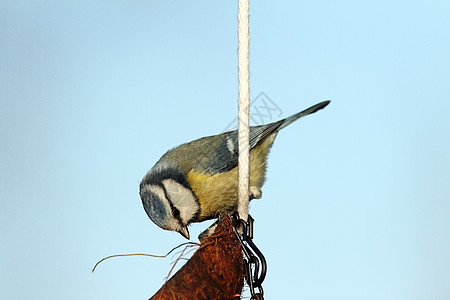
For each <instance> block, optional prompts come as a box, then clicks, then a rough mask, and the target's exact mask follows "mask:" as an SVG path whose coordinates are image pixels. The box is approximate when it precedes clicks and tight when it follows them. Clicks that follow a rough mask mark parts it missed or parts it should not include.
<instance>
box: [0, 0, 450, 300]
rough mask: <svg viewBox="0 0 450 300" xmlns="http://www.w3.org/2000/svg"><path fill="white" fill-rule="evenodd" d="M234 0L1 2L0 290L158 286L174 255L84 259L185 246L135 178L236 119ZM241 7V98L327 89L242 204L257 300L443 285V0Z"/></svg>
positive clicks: (306, 97)
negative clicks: (246, 70) (245, 18)
mask: <svg viewBox="0 0 450 300" xmlns="http://www.w3.org/2000/svg"><path fill="white" fill-rule="evenodd" d="M236 3H237V1H220V2H219V1H214V2H213V1H84V0H83V1H20V0H13V1H5V0H3V1H1V2H0V63H1V65H0V101H1V103H0V104H1V109H0V114H1V115H0V128H1V129H0V140H1V149H0V168H1V173H0V174H1V178H0V205H1V209H0V218H1V219H0V221H1V223H0V225H1V227H0V236H1V240H2V241H1V246H0V270H1V271H0V276H1V278H0V298H1V299H147V298H148V297H150V296H151V295H153V293H154V292H156V290H157V289H158V288H159V287H160V286H161V284H162V283H163V281H164V277H165V276H166V274H167V273H168V271H169V269H170V267H171V264H170V263H171V261H172V260H174V257H172V258H170V259H166V260H157V259H151V258H146V257H135V258H122V259H113V260H110V261H107V262H105V263H103V264H102V265H100V267H99V268H98V270H97V271H96V273H94V274H91V272H90V270H91V268H92V266H93V265H94V263H95V262H96V261H97V260H98V259H100V258H102V257H104V256H107V255H110V254H116V253H129V252H146V253H156V254H161V253H165V252H167V251H168V250H169V249H171V248H172V247H173V246H175V245H177V244H179V243H181V242H184V240H183V238H182V237H181V236H180V235H178V234H176V233H172V232H166V231H163V230H161V229H159V228H158V227H157V226H155V225H154V224H153V223H152V222H151V221H150V220H149V219H148V218H147V216H146V214H145V212H144V210H143V208H142V205H141V202H140V199H139V196H138V184H139V182H140V179H141V178H142V176H143V175H144V174H145V173H146V172H147V170H148V169H149V168H150V167H151V166H152V165H153V164H154V163H155V162H156V160H157V159H158V158H159V157H160V156H161V155H162V154H163V153H164V152H165V151H166V150H167V149H169V148H171V147H173V146H175V145H178V144H180V143H182V142H185V141H189V140H192V139H195V138H197V137H201V136H205V135H209V134H215V133H219V132H220V131H221V130H223V129H224V128H225V127H226V126H227V124H229V123H230V122H231V121H232V120H233V119H234V118H235V117H236V115H237V104H236V99H237V54H236V53H237V33H236V31H237V18H236V12H237V4H236ZM250 5H251V57H250V60H251V93H252V95H251V97H252V98H254V97H256V96H257V95H258V94H259V93H260V92H262V91H263V92H265V93H266V94H267V95H268V96H269V97H270V98H271V99H272V100H273V101H274V102H275V103H276V104H277V105H278V106H279V107H280V108H281V109H282V111H283V116H288V115H289V114H292V113H295V112H297V111H299V110H301V109H304V108H306V107H307V106H309V105H312V104H315V103H316V102H319V101H322V100H325V99H331V100H332V103H331V104H330V105H329V106H328V107H327V108H326V109H325V110H323V111H320V112H319V113H317V114H315V115H313V116H310V117H308V118H306V119H303V120H302V121H300V122H298V123H296V124H294V125H292V126H291V127H289V128H287V129H285V130H284V131H283V132H281V133H280V135H279V137H278V140H277V141H276V143H275V146H274V148H273V150H272V153H271V155H270V161H269V170H268V181H267V184H266V185H265V187H264V190H263V191H264V197H263V199H262V200H259V201H255V202H253V203H252V207H251V213H252V215H253V216H254V218H255V219H256V225H255V226H256V227H255V228H256V233H255V240H256V243H257V245H258V246H259V247H260V248H261V250H262V251H263V253H264V254H265V255H266V258H267V260H268V262H269V271H268V276H267V279H266V281H265V282H264V288H265V291H266V296H267V297H266V298H267V299H288V298H289V299H293V298H295V299H345V300H348V299H355V300H358V299H374V300H375V299H376V300H378V299H450V204H449V203H450V63H449V57H450V17H449V16H450V2H449V1H377V2H374V1H372V2H365V1H341V2H338V1H277V2H275V1H252V2H251V4H250ZM274 120H275V119H273V120H269V119H268V120H267V121H274ZM208 224H209V223H208ZM208 224H206V223H203V224H200V225H196V226H194V227H192V228H191V234H192V236H194V237H196V236H197V234H198V233H199V232H200V231H201V230H202V229H204V228H205V227H207V226H208Z"/></svg>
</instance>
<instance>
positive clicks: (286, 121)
mask: <svg viewBox="0 0 450 300" xmlns="http://www.w3.org/2000/svg"><path fill="white" fill-rule="evenodd" d="M329 103H330V100H327V101H323V102H320V103H317V104H316V105H313V106H311V107H310V108H307V109H305V110H303V111H301V112H299V113H296V114H295V115H292V116H290V117H287V118H286V119H284V122H283V123H282V124H281V126H280V127H279V128H278V130H281V129H283V128H284V127H286V126H288V125H290V124H291V123H293V122H295V121H297V120H298V119H300V118H302V117H304V116H307V115H310V114H312V113H315V112H316V111H318V110H320V109H322V108H324V107H325V106H327V105H328V104H329Z"/></svg>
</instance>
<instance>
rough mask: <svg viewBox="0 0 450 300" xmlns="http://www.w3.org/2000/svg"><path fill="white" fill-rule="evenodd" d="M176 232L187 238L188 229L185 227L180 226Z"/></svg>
mask: <svg viewBox="0 0 450 300" xmlns="http://www.w3.org/2000/svg"><path fill="white" fill-rule="evenodd" d="M178 232H179V233H180V234H181V235H182V236H184V237H185V238H187V239H189V230H188V229H187V227H181V229H180V230H178Z"/></svg>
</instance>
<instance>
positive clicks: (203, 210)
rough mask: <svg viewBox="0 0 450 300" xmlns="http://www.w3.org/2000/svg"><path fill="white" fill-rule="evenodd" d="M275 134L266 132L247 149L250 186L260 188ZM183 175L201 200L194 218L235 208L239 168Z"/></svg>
mask: <svg viewBox="0 0 450 300" xmlns="http://www.w3.org/2000/svg"><path fill="white" fill-rule="evenodd" d="M276 135H277V133H274V134H272V135H269V136H268V137H266V138H265V139H264V140H263V141H261V142H260V143H259V144H258V145H256V146H255V147H254V148H252V149H251V150H250V186H255V187H258V188H261V187H262V185H263V184H264V181H265V175H266V165H267V164H266V162H267V156H268V154H269V151H270V147H271V146H272V144H273V142H274V140H275V137H276ZM186 177H187V180H188V182H189V184H190V185H191V187H192V190H193V191H194V193H195V195H196V196H197V198H198V200H199V203H200V215H199V216H198V219H197V220H195V221H197V222H201V221H204V220H207V219H211V218H214V217H216V215H217V213H219V212H223V211H231V210H233V209H234V208H235V207H236V205H237V198H238V167H235V168H233V169H231V170H230V171H228V172H224V173H217V174H211V173H200V172H197V171H195V170H192V171H190V172H189V173H188V174H187V176H186Z"/></svg>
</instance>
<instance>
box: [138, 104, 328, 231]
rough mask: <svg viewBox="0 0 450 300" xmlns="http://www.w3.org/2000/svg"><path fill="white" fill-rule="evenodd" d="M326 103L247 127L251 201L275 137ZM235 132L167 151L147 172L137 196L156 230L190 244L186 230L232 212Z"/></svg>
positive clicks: (235, 179) (257, 194) (257, 193)
mask: <svg viewBox="0 0 450 300" xmlns="http://www.w3.org/2000/svg"><path fill="white" fill-rule="evenodd" d="M329 103H330V101H323V102H320V103H318V104H316V105H314V106H311V107H310V108H308V109H305V110H303V111H301V112H299V113H297V114H294V115H292V116H290V117H288V118H286V119H282V120H280V121H277V122H273V123H270V124H266V125H261V126H251V127H250V200H251V199H255V198H261V196H262V192H261V187H262V186H263V184H264V181H265V178H266V166H267V156H268V154H269V151H270V148H271V147H272V145H273V142H274V141H275V138H276V136H277V134H278V132H279V131H280V130H281V129H283V128H285V127H286V126H288V125H290V124H291V123H293V122H294V121H296V120H298V119H300V118H301V117H304V116H307V115H309V114H312V113H314V112H316V111H318V110H320V109H322V108H324V107H325V106H327V105H328V104H329ZM238 156H239V154H238V132H237V130H232V131H226V132H224V133H221V134H218V135H213V136H207V137H203V138H200V139H197V140H194V141H191V142H188V143H185V144H182V145H180V146H178V147H175V148H173V149H171V150H169V151H167V152H166V153H165V154H164V155H163V156H162V157H161V158H160V159H159V161H158V162H157V163H156V164H155V165H154V166H153V168H151V169H150V171H148V173H147V174H146V175H145V176H144V178H143V179H142V181H141V183H140V186H139V194H140V197H141V200H142V204H143V206H144V209H145V211H146V212H147V215H148V216H149V218H150V219H151V220H152V221H153V222H154V223H155V224H156V225H158V226H159V227H161V228H163V229H166V230H173V231H177V232H179V233H180V234H181V235H182V236H184V237H185V238H187V239H189V231H188V225H189V224H191V223H193V222H202V221H205V220H208V219H213V218H215V217H216V216H217V213H219V212H232V211H234V210H235V208H236V206H237V201H238Z"/></svg>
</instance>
